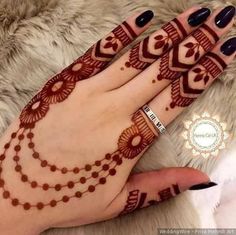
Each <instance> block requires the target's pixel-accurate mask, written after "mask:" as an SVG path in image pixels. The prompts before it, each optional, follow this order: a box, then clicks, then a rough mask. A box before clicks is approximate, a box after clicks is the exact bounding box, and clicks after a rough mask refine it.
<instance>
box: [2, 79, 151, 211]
mask: <svg viewBox="0 0 236 235" xmlns="http://www.w3.org/2000/svg"><path fill="white" fill-rule="evenodd" d="M60 81H61V80H60ZM52 84H54V81H52V83H49V84H48V85H47V86H46V88H44V89H46V90H47V89H51V87H53V86H52ZM56 87H57V88H58V87H59V86H56ZM65 87H66V86H65ZM44 89H43V90H42V93H43V91H44ZM63 94H65V95H67V93H63ZM51 97H53V98H51ZM56 97H59V99H61V97H62V96H61V95H59V93H58V94H57V95H56V96H51V93H50V98H48V97H47V101H48V102H49V101H51V102H53V103H54V102H55V101H56V100H57V98H56ZM44 98H45V97H44ZM44 98H42V97H41V96H40V95H37V96H36V98H35V99H33V100H32V102H31V103H30V104H29V105H28V106H27V107H26V108H25V110H24V111H23V112H22V115H21V118H20V121H21V123H20V126H19V129H18V130H17V131H16V132H14V133H12V134H11V139H10V141H9V142H8V143H7V144H6V145H5V146H4V152H3V154H1V155H0V188H1V189H2V191H3V193H2V196H3V199H7V200H10V202H11V205H12V206H14V207H19V206H21V207H22V208H23V209H24V210H26V211H28V210H30V209H33V208H36V209H38V210H42V209H44V208H46V207H51V208H53V207H56V206H57V205H58V204H60V203H68V202H69V201H70V200H72V199H75V198H82V197H83V196H84V195H86V194H89V193H93V192H95V191H96V187H98V186H99V185H104V184H106V182H107V180H108V179H109V177H113V176H115V175H116V174H117V171H118V169H117V168H118V167H119V166H120V165H122V164H123V162H124V160H125V159H133V158H135V157H138V156H139V154H140V153H142V152H143V151H144V150H146V149H147V147H148V146H149V145H151V144H152V142H153V141H154V139H155V134H154V133H153V131H152V130H151V128H150V127H149V126H148V124H147V122H146V120H145V118H144V117H143V115H142V113H141V112H140V111H138V112H137V113H135V114H134V115H133V117H132V122H133V125H131V126H130V127H129V128H127V129H125V130H124V131H123V132H122V133H121V135H120V137H119V139H118V143H117V146H118V148H117V150H116V151H115V152H113V153H111V154H110V153H108V154H105V156H104V158H103V159H101V160H96V161H95V162H94V163H93V164H86V165H85V166H84V167H79V166H75V167H73V168H72V169H70V168H68V167H66V166H64V167H58V166H57V165H55V164H51V163H49V162H48V160H45V159H42V158H41V156H40V153H39V152H37V151H36V150H35V148H36V144H35V143H34V142H33V139H34V137H35V134H34V133H33V130H34V128H35V124H36V123H37V122H38V121H39V120H41V119H42V118H43V117H44V116H45V114H46V111H45V110H47V109H48V107H49V106H47V109H45V107H44V102H45V100H44ZM24 148H28V150H30V151H31V152H32V157H33V159H35V160H39V161H40V167H41V168H43V169H45V168H49V169H50V172H51V173H54V172H60V173H61V174H69V173H72V174H76V180H74V179H73V178H71V180H69V181H66V182H57V183H55V184H54V185H51V184H49V183H48V182H43V183H41V182H39V181H38V180H37V179H31V177H30V175H28V174H27V173H26V172H25V171H24V166H23V164H22V163H23V162H24V159H23V157H22V156H21V154H20V153H21V151H22V150H23V149H24ZM10 150H12V151H14V156H13V159H12V160H13V161H14V162H15V172H16V173H17V174H18V175H19V178H20V181H21V183H24V184H28V185H29V187H30V189H32V190H33V189H41V191H42V192H43V193H45V192H47V191H48V190H54V192H55V193H56V194H57V193H58V192H63V191H64V190H65V189H66V190H70V191H71V193H70V194H67V195H64V196H62V197H59V198H56V196H55V198H53V199H52V200H51V201H49V202H43V201H39V202H37V203H32V202H28V201H22V200H21V199H20V198H18V197H15V196H13V194H12V192H10V190H9V189H8V186H7V181H6V179H4V177H3V163H4V161H5V159H6V158H9V156H8V151H10ZM79 187H81V189H80V188H79ZM42 197H44V194H42ZM130 200H131V199H130ZM144 200H145V199H144V198H143V197H142V200H141V201H140V203H139V204H138V205H137V206H138V207H141V206H142V204H143V203H144Z"/></svg>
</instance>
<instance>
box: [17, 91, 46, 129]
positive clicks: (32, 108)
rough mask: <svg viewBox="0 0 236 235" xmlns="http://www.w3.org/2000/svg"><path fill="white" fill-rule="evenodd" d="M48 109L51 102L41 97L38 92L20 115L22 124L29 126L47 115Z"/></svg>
mask: <svg viewBox="0 0 236 235" xmlns="http://www.w3.org/2000/svg"><path fill="white" fill-rule="evenodd" d="M48 110H49V104H48V103H47V102H46V101H44V100H43V99H42V98H41V95H40V94H37V95H36V96H35V97H34V98H33V99H32V100H31V101H30V102H29V104H28V105H27V106H26V107H25V108H24V109H23V111H22V113H21V115H20V121H21V124H23V125H25V126H27V125H29V124H33V123H35V122H37V121H39V120H40V119H42V118H43V117H45V115H46V114H47V112H48Z"/></svg>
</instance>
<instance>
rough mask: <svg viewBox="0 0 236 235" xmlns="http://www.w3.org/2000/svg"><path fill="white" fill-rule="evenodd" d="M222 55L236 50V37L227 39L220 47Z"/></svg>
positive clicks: (228, 54)
mask: <svg viewBox="0 0 236 235" xmlns="http://www.w3.org/2000/svg"><path fill="white" fill-rule="evenodd" d="M220 50H221V52H222V53H223V54H224V55H227V56H231V55H232V54H234V52H235V51H236V37H234V38H230V39H229V40H227V41H226V42H225V43H224V44H223V45H222V46H221V48H220Z"/></svg>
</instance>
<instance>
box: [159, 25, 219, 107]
mask: <svg viewBox="0 0 236 235" xmlns="http://www.w3.org/2000/svg"><path fill="white" fill-rule="evenodd" d="M179 29H180V27H179ZM203 29H204V30H205V31H207V32H208V33H209V34H210V35H211V36H212V38H213V39H214V40H215V42H216V41H217V40H219V38H218V37H217V35H216V34H214V32H212V30H211V29H210V28H209V27H208V26H207V25H205V26H203ZM203 29H202V28H200V29H197V30H195V31H194V32H193V34H192V35H191V36H192V37H193V38H194V39H195V40H196V42H194V41H193V42H188V43H185V44H184V45H183V46H184V47H185V48H187V51H186V54H185V57H186V58H191V57H193V58H194V62H192V63H189V62H188V63H182V62H180V57H179V54H180V50H181V49H182V47H180V46H179V45H177V46H175V47H174V48H173V51H171V52H170V53H172V56H171V57H172V59H170V53H166V54H165V55H164V56H163V57H162V58H161V62H160V69H159V74H158V75H157V80H163V79H168V80H172V81H173V80H176V79H177V78H179V77H180V76H181V72H179V69H182V72H184V71H188V70H189V69H191V68H192V66H193V64H195V63H196V61H197V60H198V59H199V58H200V57H201V52H200V48H202V49H203V51H204V52H207V51H209V50H210V49H211V48H212V47H213V46H214V43H212V42H211V40H210V39H209V38H208V36H207V35H206V34H205V33H204V31H203ZM207 79H208V78H206V79H205V80H207ZM172 106H173V104H172Z"/></svg>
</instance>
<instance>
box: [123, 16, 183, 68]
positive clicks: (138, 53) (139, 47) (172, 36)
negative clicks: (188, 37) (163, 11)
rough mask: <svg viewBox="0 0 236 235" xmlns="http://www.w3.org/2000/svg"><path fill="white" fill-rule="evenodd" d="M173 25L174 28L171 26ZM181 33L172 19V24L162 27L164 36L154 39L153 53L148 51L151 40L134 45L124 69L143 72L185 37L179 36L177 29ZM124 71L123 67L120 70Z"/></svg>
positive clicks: (160, 35) (176, 21) (157, 36)
mask: <svg viewBox="0 0 236 235" xmlns="http://www.w3.org/2000/svg"><path fill="white" fill-rule="evenodd" d="M173 24H175V26H174V25H173ZM179 28H181V29H180V31H181V32H183V31H184V29H183V26H182V24H181V23H180V22H179V21H178V20H177V19H174V20H173V21H172V22H170V23H168V24H166V25H164V26H163V27H162V30H163V31H164V32H165V33H166V35H162V34H158V35H156V36H155V37H154V40H155V43H154V50H155V51H154V52H151V51H150V49H149V48H150V46H151V44H152V42H150V41H151V40H150V39H151V38H150V37H147V38H145V39H144V40H143V41H141V42H139V43H138V44H136V45H135V46H134V47H133V48H132V49H131V51H130V55H129V61H127V62H126V63H125V67H126V68H130V67H132V68H135V69H138V70H144V69H145V68H147V67H148V66H149V65H150V64H152V63H153V62H154V61H155V60H157V59H158V58H159V57H160V56H161V55H162V54H164V53H165V52H166V51H167V50H168V49H169V48H170V47H171V46H172V45H176V44H178V43H179V42H180V41H181V39H182V38H183V37H184V36H185V33H183V35H180V34H179V32H178V30H177V29H179ZM121 70H124V67H122V68H121Z"/></svg>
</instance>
